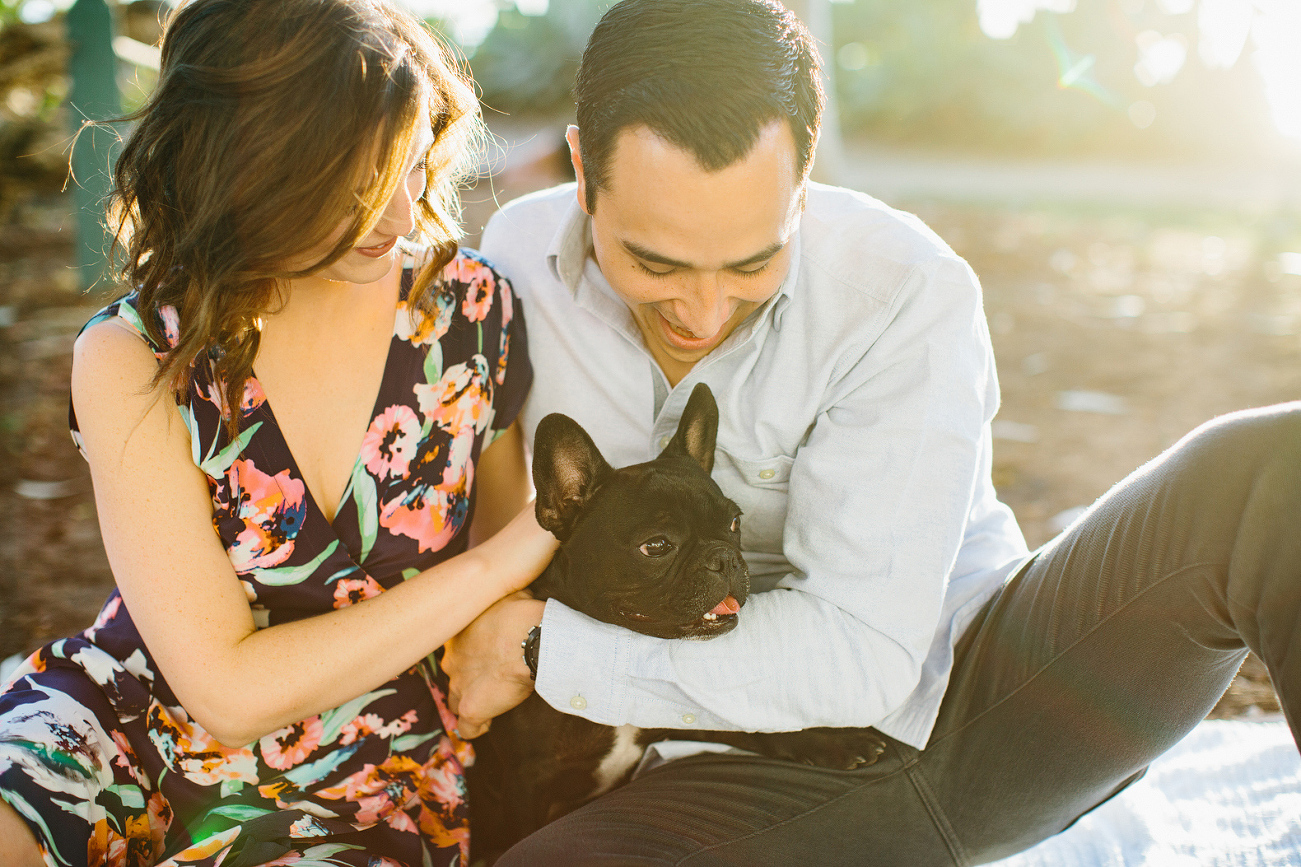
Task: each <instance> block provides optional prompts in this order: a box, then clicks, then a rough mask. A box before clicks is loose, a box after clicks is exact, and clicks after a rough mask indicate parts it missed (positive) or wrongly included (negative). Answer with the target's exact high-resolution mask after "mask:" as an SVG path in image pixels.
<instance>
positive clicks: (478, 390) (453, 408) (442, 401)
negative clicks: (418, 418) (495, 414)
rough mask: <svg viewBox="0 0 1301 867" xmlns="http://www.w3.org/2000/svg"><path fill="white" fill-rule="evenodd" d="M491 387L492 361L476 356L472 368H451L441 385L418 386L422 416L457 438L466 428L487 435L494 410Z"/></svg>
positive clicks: (471, 360)
mask: <svg viewBox="0 0 1301 867" xmlns="http://www.w3.org/2000/svg"><path fill="white" fill-rule="evenodd" d="M488 383H489V379H488V361H487V359H485V358H484V357H483V356H482V355H476V356H474V357H473V358H471V359H470V363H469V364H457V365H453V366H452V367H449V368H448V369H447V370H446V371H445V372H444V373H443V378H442V379H440V380H438V382H435V383H433V384H428V383H421V384H420V385H417V386H415V393H416V399H417V400H418V401H419V402H420V412H421V413H423V414H424V416H425V418H427V419H430V420H431V421H433V423H434V424H436V425H438V426H439V427H441V428H442V429H443V430H445V431H447V432H449V433H451V434H453V435H455V434H457V433H459V432H460V430H461V429H462V428H466V427H468V428H471V429H472V430H474V431H475V432H476V433H483V430H484V428H486V427H487V426H488V411H489V410H490V409H491V408H492V390H491V387H490V386H489V384H488Z"/></svg>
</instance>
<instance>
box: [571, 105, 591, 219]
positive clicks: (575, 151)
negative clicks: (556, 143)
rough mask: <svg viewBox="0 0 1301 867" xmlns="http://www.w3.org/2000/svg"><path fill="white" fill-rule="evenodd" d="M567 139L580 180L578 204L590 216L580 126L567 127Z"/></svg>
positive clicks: (577, 176) (575, 171)
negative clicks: (579, 137)
mask: <svg viewBox="0 0 1301 867" xmlns="http://www.w3.org/2000/svg"><path fill="white" fill-rule="evenodd" d="M565 141H567V142H569V161H570V162H571V163H573V164H574V177H575V178H576V179H577V180H578V206H579V207H580V208H582V209H583V213H584V214H587V215H588V216H589V217H590V216H591V215H592V212H591V211H589V210H587V180H586V179H585V178H584V177H583V149H582V148H581V147H580V146H579V143H578V127H576V126H574V125H573V124H572V123H571V124H570V125H569V126H568V128H566V129H565Z"/></svg>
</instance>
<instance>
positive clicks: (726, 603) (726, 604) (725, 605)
mask: <svg viewBox="0 0 1301 867" xmlns="http://www.w3.org/2000/svg"><path fill="white" fill-rule="evenodd" d="M740 610H741V603H740V602H737V601H736V599H735V598H733V597H731V596H729V597H727V598H726V599H724V600H723V601H722V602H720V603H718V604H717V605H715V606H714V610H713V611H710V612H709V613H710V614H720V615H721V614H735V613H736V612H738V611H740Z"/></svg>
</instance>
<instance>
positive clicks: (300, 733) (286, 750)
mask: <svg viewBox="0 0 1301 867" xmlns="http://www.w3.org/2000/svg"><path fill="white" fill-rule="evenodd" d="M324 733H325V727H324V726H323V725H321V718H320V717H316V716H314V717H311V718H310V719H305V720H303V721H302V722H296V723H294V724H293V725H287V726H285V727H284V728H282V729H280V730H279V731H274V732H272V733H271V734H269V735H267V736H266V737H264V738H262V740H261V741H259V742H258V746H259V748H260V749H261V750H262V761H264V762H266V763H267V764H268V765H270V766H271V767H273V768H276V769H277V770H281V771H287V770H289V769H290V768H292V767H294V766H296V765H301V764H302V763H303V762H305V761H307V757H308V756H310V755H311V754H312V751H313V750H315V749H316V748H317V747H319V746H320V745H321V736H322V735H323V734H324Z"/></svg>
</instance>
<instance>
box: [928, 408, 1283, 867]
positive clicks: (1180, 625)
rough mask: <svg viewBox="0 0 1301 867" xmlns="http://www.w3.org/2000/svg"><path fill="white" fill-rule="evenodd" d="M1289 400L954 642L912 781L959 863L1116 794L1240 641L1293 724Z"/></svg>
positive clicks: (1202, 453) (1213, 689) (1074, 543)
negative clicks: (939, 815) (927, 794)
mask: <svg viewBox="0 0 1301 867" xmlns="http://www.w3.org/2000/svg"><path fill="white" fill-rule="evenodd" d="M1299 612H1301V405H1298V404H1292V405H1289V406H1287V407H1278V408H1272V409H1270V410H1267V411H1260V412H1252V413H1245V414H1237V415H1234V416H1231V417H1227V418H1225V419H1221V420H1217V421H1216V422H1213V423H1212V424H1210V425H1207V426H1205V427H1203V428H1202V429H1200V430H1199V431H1197V432H1195V433H1194V434H1193V435H1190V436H1189V437H1188V438H1186V439H1185V440H1184V441H1183V442H1181V443H1180V444H1179V445H1177V446H1176V447H1174V448H1173V449H1171V450H1170V451H1169V452H1167V453H1166V454H1165V455H1163V456H1162V457H1161V458H1159V459H1158V460H1156V461H1153V462H1152V463H1151V464H1149V465H1147V466H1145V467H1143V468H1142V469H1140V470H1139V471H1137V472H1136V473H1134V474H1133V475H1132V476H1131V477H1130V478H1128V479H1126V480H1125V481H1124V482H1122V483H1121V484H1120V485H1118V486H1117V487H1116V488H1115V489H1113V490H1112V491H1111V492H1110V493H1109V494H1108V495H1107V496H1106V497H1104V498H1103V499H1102V500H1100V501H1099V503H1098V504H1097V505H1095V506H1094V507H1093V509H1091V510H1090V512H1089V513H1088V515H1087V516H1086V517H1085V518H1084V519H1082V520H1081V521H1080V522H1079V523H1078V524H1076V525H1075V526H1073V527H1072V528H1070V529H1069V530H1067V531H1066V532H1065V533H1064V534H1063V535H1062V536H1061V537H1059V538H1058V539H1057V540H1055V541H1054V542H1052V543H1050V544H1049V545H1048V546H1046V548H1045V549H1044V550H1042V551H1040V552H1039V553H1038V554H1037V555H1036V556H1035V558H1034V559H1033V561H1032V562H1031V563H1029V564H1028V565H1027V566H1026V567H1025V568H1023V569H1022V570H1021V572H1020V573H1019V574H1018V575H1017V576H1016V577H1015V578H1014V579H1013V580H1012V581H1011V582H1009V584H1008V585H1007V586H1005V587H1004V588H1003V590H1002V591H1001V592H1000V594H999V596H997V597H996V598H995V599H994V600H993V601H992V602H991V603H990V604H989V605H987V606H986V608H985V609H984V611H983V612H982V616H981V618H980V619H978V620H977V622H976V623H975V624H974V625H973V626H972V628H971V629H970V630H969V631H968V633H967V634H966V636H965V637H964V640H963V642H962V645H961V646H960V647H959V649H958V659H957V663H956V665H955V668H954V671H953V675H952V679H951V681H950V685H949V689H948V692H947V693H946V696H945V702H944V706H943V708H942V709H941V712H940V718H939V720H938V722H937V724H936V728H935V730H934V732H933V734H932V736H931V741H930V743H929V744H928V746H927V748H926V750H925V751H924V752H923V754H922V758H921V773H922V775H923V776H924V778H925V779H926V780H927V781H928V782H929V784H930V785H931V787H932V789H933V791H934V793H935V797H936V800H937V802H938V803H939V804H940V806H941V807H942V809H943V811H944V814H945V815H946V816H947V817H948V818H949V821H950V822H951V823H952V824H953V827H954V829H955V833H956V835H957V837H958V838H959V839H960V840H961V841H962V844H963V846H964V849H965V855H966V857H968V858H970V859H971V863H982V862H985V861H989V860H995V859H996V858H999V857H1003V856H1005V855H1008V854H1011V853H1013V852H1016V851H1020V850H1021V849H1024V848H1026V847H1028V846H1030V845H1032V844H1034V843H1035V842H1038V841H1039V840H1041V839H1043V838H1044V837H1047V836H1050V835H1051V834H1054V833H1056V832H1058V831H1060V830H1062V829H1063V828H1065V827H1067V826H1068V825H1070V824H1071V823H1072V822H1073V821H1074V820H1075V819H1076V818H1078V817H1079V816H1080V815H1082V814H1083V813H1084V812H1087V811H1088V810H1090V809H1092V808H1093V807H1094V806H1096V805H1097V804H1098V803H1100V802H1101V801H1103V800H1106V799H1107V798H1108V797H1110V796H1111V795H1112V794H1114V793H1115V792H1117V791H1119V790H1120V789H1121V788H1123V787H1124V786H1125V785H1127V784H1128V783H1129V782H1131V781H1132V780H1133V779H1135V778H1136V777H1137V776H1138V775H1140V774H1141V773H1142V771H1143V770H1144V769H1145V768H1146V766H1147V765H1148V764H1149V763H1150V762H1151V761H1152V760H1153V759H1155V758H1156V757H1157V756H1159V755H1160V754H1161V753H1163V752H1164V751H1166V750H1167V749H1169V748H1170V747H1171V746H1173V745H1174V744H1175V743H1176V742H1178V741H1179V740H1180V739H1181V738H1182V737H1183V736H1184V735H1185V734H1186V733H1187V732H1188V731H1189V730H1190V729H1191V728H1192V727H1193V726H1194V725H1196V724H1197V723H1198V722H1199V721H1200V720H1202V719H1203V718H1204V717H1205V715H1206V713H1207V712H1208V711H1209V710H1210V709H1211V707H1213V706H1214V704H1215V702H1216V701H1217V700H1218V698H1219V697H1220V695H1221V694H1222V693H1223V691H1224V689H1225V688H1226V687H1227V686H1228V684H1229V682H1230V681H1231V680H1232V678H1233V675H1234V673H1235V672H1236V671H1237V669H1238V666H1239V664H1240V663H1241V661H1242V659H1243V657H1244V656H1245V655H1246V650H1247V648H1250V649H1251V650H1253V651H1255V652H1256V653H1257V654H1258V655H1259V656H1260V657H1261V659H1262V660H1263V661H1264V662H1265V664H1266V666H1267V667H1268V668H1269V671H1270V674H1271V677H1272V678H1273V679H1274V683H1275V686H1276V687H1277V689H1278V691H1279V693H1280V696H1281V698H1282V700H1283V704H1284V707H1285V710H1286V711H1287V715H1288V720H1289V723H1290V724H1291V726H1292V732H1293V737H1294V738H1296V736H1297V733H1298V727H1297V724H1298V721H1301V715H1299V714H1298V711H1299V710H1301V705H1299V704H1298V702H1301V632H1299V631H1298V628H1299V625H1301V616H1299Z"/></svg>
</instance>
